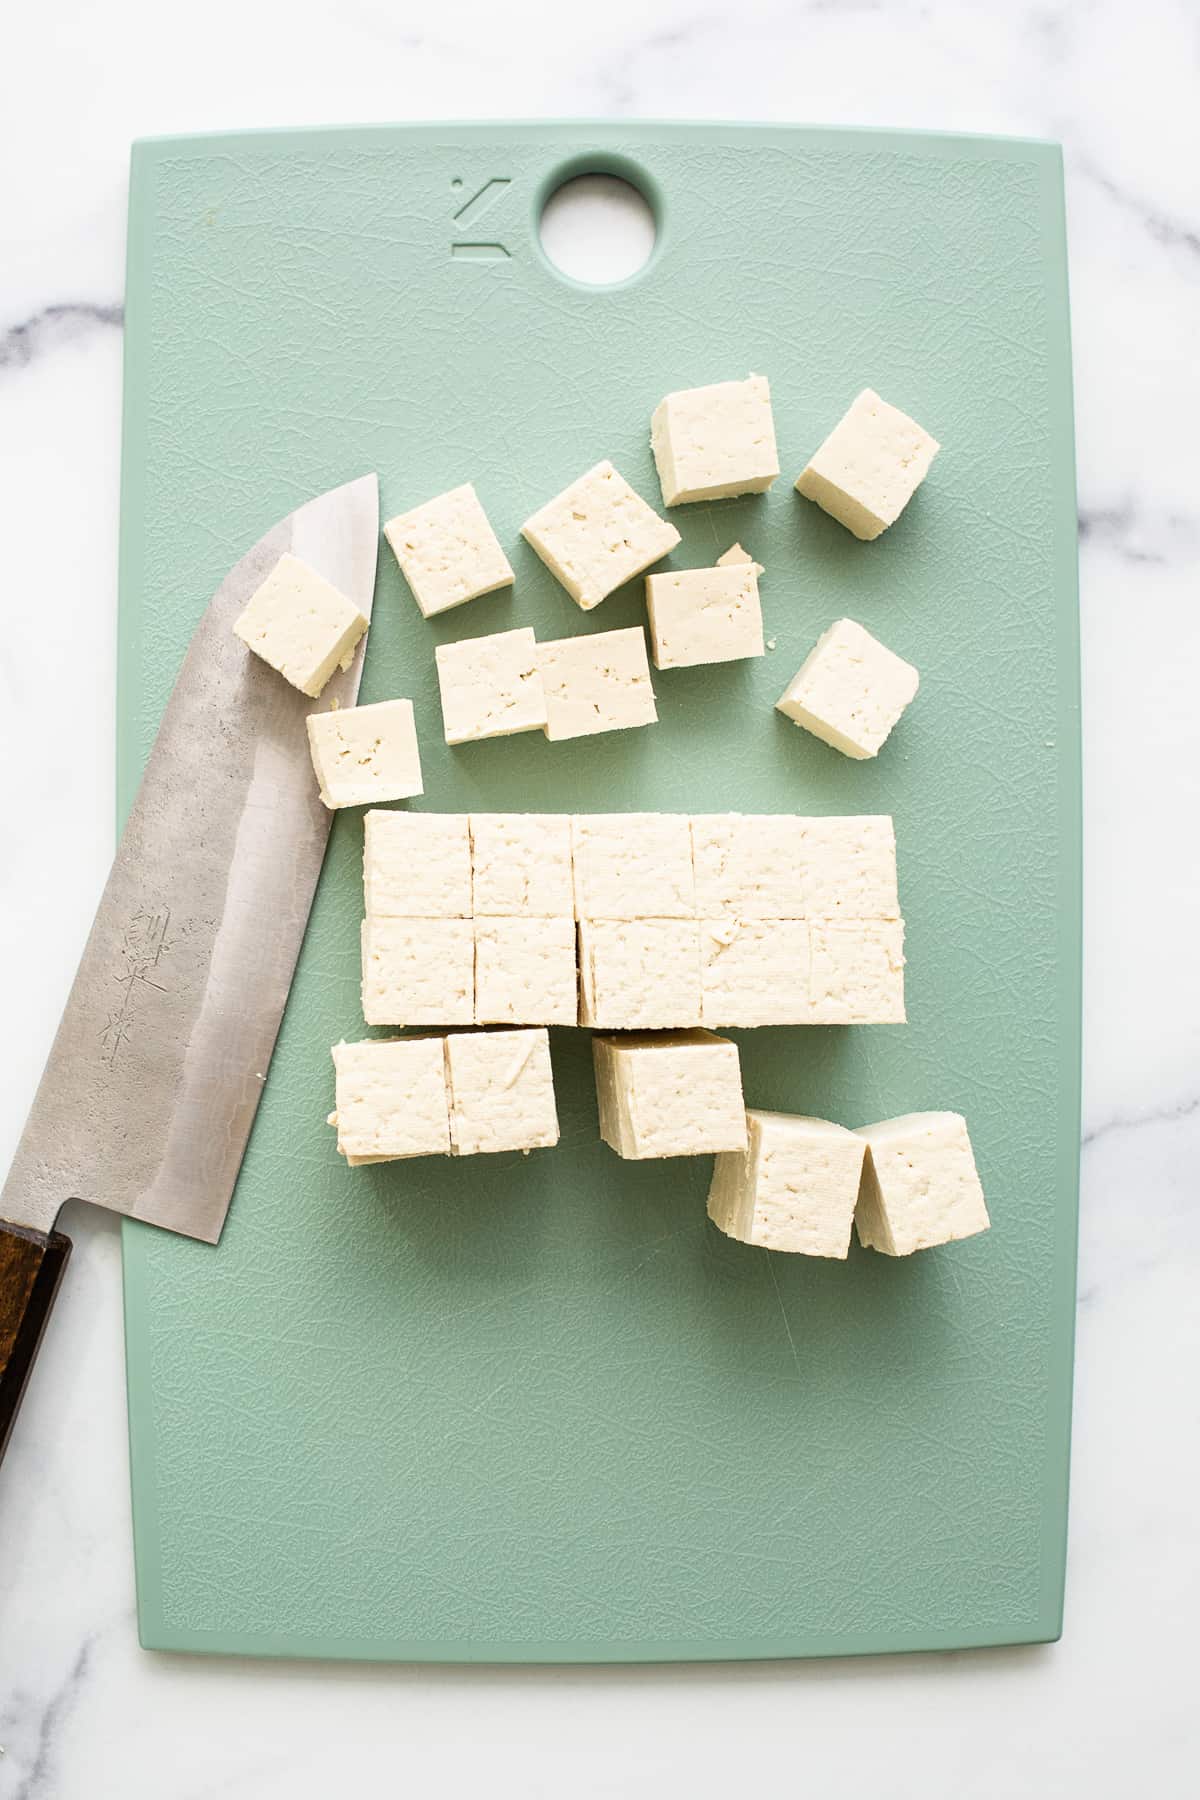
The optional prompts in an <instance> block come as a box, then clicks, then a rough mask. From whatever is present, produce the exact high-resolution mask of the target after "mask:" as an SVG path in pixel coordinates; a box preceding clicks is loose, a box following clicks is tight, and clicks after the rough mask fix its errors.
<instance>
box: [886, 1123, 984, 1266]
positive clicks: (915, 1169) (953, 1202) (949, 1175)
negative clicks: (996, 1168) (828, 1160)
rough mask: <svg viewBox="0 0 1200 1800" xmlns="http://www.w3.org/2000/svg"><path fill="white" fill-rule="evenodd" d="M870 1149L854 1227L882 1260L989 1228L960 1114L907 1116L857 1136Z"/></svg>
mask: <svg viewBox="0 0 1200 1800" xmlns="http://www.w3.org/2000/svg"><path fill="white" fill-rule="evenodd" d="M856 1136H858V1137H860V1138H862V1139H863V1140H864V1142H865V1143H866V1146H867V1157H866V1162H865V1164H864V1166H863V1179H862V1189H861V1192H860V1194H859V1198H858V1210H857V1212H856V1213H855V1215H854V1228H855V1230H856V1231H857V1233H858V1241H859V1243H860V1244H865V1245H866V1247H867V1249H869V1250H881V1251H882V1252H883V1254H884V1255H885V1256H908V1255H910V1254H911V1252H912V1251H914V1250H928V1249H929V1248H930V1246H931V1245H933V1244H949V1243H952V1242H953V1241H954V1240H955V1239H956V1238H966V1237H974V1236H975V1234H976V1232H979V1231H986V1230H987V1229H988V1226H989V1225H990V1223H991V1220H990V1219H989V1218H988V1210H987V1205H986V1203H985V1201H984V1198H983V1188H982V1187H981V1185H980V1181H979V1174H978V1171H977V1170H976V1167H975V1156H974V1152H973V1151H972V1149H971V1139H970V1137H969V1136H968V1133H967V1122H966V1120H965V1119H964V1118H963V1117H962V1115H961V1114H960V1113H950V1112H928V1113H906V1114H905V1115H904V1116H903V1117H902V1118H899V1119H885V1120H884V1121H883V1122H882V1123H881V1124H879V1125H864V1126H862V1127H861V1128H860V1130H859V1131H858V1132H857V1133H856Z"/></svg>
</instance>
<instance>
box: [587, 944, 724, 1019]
mask: <svg viewBox="0 0 1200 1800" xmlns="http://www.w3.org/2000/svg"><path fill="white" fill-rule="evenodd" d="M700 1018H701V1005H700V926H699V924H698V922H697V921H696V920H695V919H581V920H580V923H579V1023H580V1024H581V1025H590V1026H599V1027H601V1028H602V1029H604V1030H606V1031H635V1030H645V1031H653V1030H657V1029H658V1028H660V1027H662V1026H669V1025H698V1024H699V1023H700Z"/></svg>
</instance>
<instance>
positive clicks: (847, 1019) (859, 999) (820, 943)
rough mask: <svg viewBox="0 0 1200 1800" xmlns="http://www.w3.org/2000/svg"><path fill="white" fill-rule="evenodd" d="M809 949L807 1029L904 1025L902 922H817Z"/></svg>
mask: <svg viewBox="0 0 1200 1800" xmlns="http://www.w3.org/2000/svg"><path fill="white" fill-rule="evenodd" d="M810 943H811V953H812V963H811V973H810V978H809V979H810V994H811V1006H810V1011H809V1015H808V1016H809V1022H810V1024H813V1025H903V1023H904V1020H905V1011H904V921H903V920H902V919H833V920H829V919H819V920H816V921H814V923H813V924H812V926H811V930H810Z"/></svg>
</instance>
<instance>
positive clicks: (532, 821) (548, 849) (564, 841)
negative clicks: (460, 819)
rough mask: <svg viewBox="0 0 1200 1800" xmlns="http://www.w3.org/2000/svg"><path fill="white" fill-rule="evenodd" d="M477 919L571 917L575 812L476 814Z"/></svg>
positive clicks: (473, 826) (473, 844)
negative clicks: (572, 824)
mask: <svg viewBox="0 0 1200 1800" xmlns="http://www.w3.org/2000/svg"><path fill="white" fill-rule="evenodd" d="M471 883H472V893H473V896H474V911H475V917H476V918H477V919H479V918H488V917H493V918H513V919H523V918H530V919H571V918H574V916H575V895H574V888H573V885H572V880H571V815H570V814H569V813H472V814H471Z"/></svg>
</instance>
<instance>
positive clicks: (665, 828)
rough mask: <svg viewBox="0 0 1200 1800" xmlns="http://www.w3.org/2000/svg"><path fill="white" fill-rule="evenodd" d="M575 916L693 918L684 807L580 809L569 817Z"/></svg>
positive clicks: (688, 833)
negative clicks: (680, 810)
mask: <svg viewBox="0 0 1200 1800" xmlns="http://www.w3.org/2000/svg"><path fill="white" fill-rule="evenodd" d="M571 860H572V865H573V868H574V875H575V909H574V910H575V916H576V918H577V919H643V918H647V919H649V918H656V919H694V918H695V916H696V885H695V880H694V878H693V875H692V834H691V826H690V820H689V819H688V816H687V814H686V813H579V814H577V815H576V816H575V818H573V819H572V820H571Z"/></svg>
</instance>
